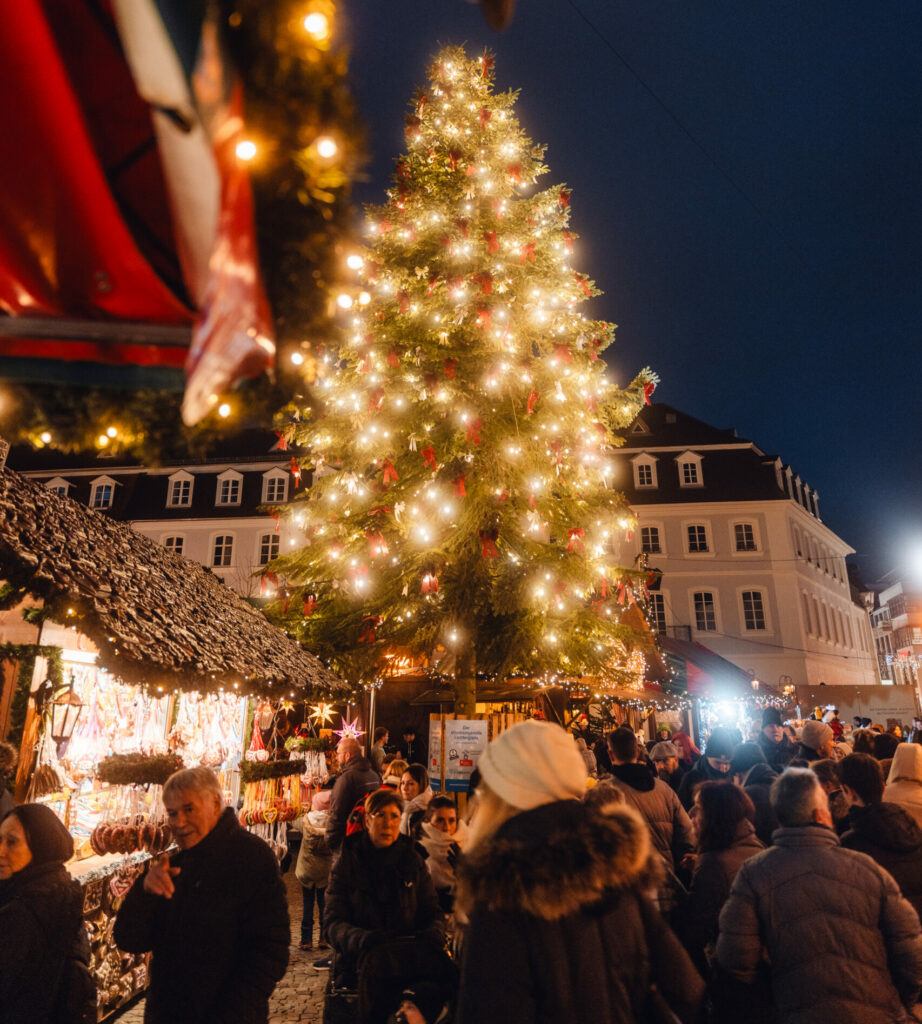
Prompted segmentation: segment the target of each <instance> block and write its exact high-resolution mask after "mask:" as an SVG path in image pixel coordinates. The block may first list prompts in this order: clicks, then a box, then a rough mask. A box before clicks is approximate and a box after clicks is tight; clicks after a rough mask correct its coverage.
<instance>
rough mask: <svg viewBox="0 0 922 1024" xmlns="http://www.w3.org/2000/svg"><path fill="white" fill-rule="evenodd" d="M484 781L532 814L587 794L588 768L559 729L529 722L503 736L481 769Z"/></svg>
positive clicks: (489, 749) (488, 752)
mask: <svg viewBox="0 0 922 1024" xmlns="http://www.w3.org/2000/svg"><path fill="white" fill-rule="evenodd" d="M478 768H479V769H480V774H481V777H482V778H483V781H484V782H485V783H486V784H487V785H488V786H489V787H490V789H492V790H493V792H494V793H495V794H496V795H497V796H498V797H499V798H500V799H501V800H505V801H506V803H507V804H511V805H512V806H513V807H518V808H519V809H520V810H523V811H528V810H531V809H532V808H533V807H540V806H541V805H542V804H549V803H552V802H553V801H554V800H570V799H574V798H576V799H579V798H580V797H582V796H584V795H585V793H586V779H587V777H588V773H587V771H586V763H585V761H584V760H583V758H582V756H581V755H580V752H579V751H578V750H577V749H576V744H575V743H574V742H573V740H572V738H571V737H570V734H569V733H568V732H566V731H564V730H563V729H562V728H561V727H560V726H559V725H554V724H552V723H550V722H536V721H535V720H534V719H529V720H528V721H527V722H519V724H518V725H514V726H513V727H512V728H511V729H507V730H506V731H505V732H504V733H501V734H500V735H499V736H498V737H497V738H496V739H495V740H494V741H493V742H492V743H491V744H489V746H488V747H487V749H486V750H485V751H484V752H483V756H482V757H481V758H480V762H479V764H478Z"/></svg>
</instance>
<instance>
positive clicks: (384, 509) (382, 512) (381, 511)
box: [368, 505, 391, 519]
mask: <svg viewBox="0 0 922 1024" xmlns="http://www.w3.org/2000/svg"><path fill="white" fill-rule="evenodd" d="M390 510H391V507H390V505H372V506H371V508H370V509H369V510H368V514H369V515H370V516H371V517H372V519H376V518H377V517H378V516H386V515H388V514H389V512H390Z"/></svg>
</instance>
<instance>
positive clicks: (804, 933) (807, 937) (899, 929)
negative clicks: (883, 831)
mask: <svg viewBox="0 0 922 1024" xmlns="http://www.w3.org/2000/svg"><path fill="white" fill-rule="evenodd" d="M772 840H773V842H774V846H772V847H771V848H770V849H768V850H765V851H764V852H762V853H758V854H756V855H755V856H754V857H751V858H750V859H749V860H747V861H746V862H745V864H743V866H742V867H741V868H740V870H739V873H738V874H737V876H736V880H735V881H734V883H733V888H732V889H731V891H730V898H729V899H728V900H727V902H726V903H725V904H724V908H723V910H722V911H721V914H720V925H719V928H720V932H719V935H718V938H717V960H718V962H719V964H720V966H721V967H723V968H724V969H725V970H726V971H729V972H730V974H732V975H733V976H734V977H736V978H738V979H739V980H740V981H743V982H751V981H754V980H755V977H756V973H757V971H758V968H759V966H760V963H761V962H762V960H763V956H764V957H765V958H766V959H767V960H768V962H769V964H770V970H771V980H772V992H773V996H774V1001H775V1007H776V1010H777V1014H778V1020H779V1022H780V1024H829V1022H830V1021H835V1022H836V1024H892V1022H897V1021H903V1020H907V1019H908V1015H907V1013H906V1011H905V1009H904V1005H909V1006H911V1005H912V1003H913V1002H914V1001H915V999H916V997H917V995H918V993H919V989H920V985H922V932H920V927H919V918H918V915H917V914H916V912H915V910H913V908H912V906H911V905H910V904H909V903H908V902H907V901H906V900H905V899H903V897H902V896H901V895H900V891H899V889H898V888H897V885H896V883H895V882H894V881H893V879H892V878H891V877H890V875H888V874H887V872H886V871H884V870H883V869H882V868H881V867H879V866H878V865H877V864H875V863H874V861H873V860H871V858H870V857H867V856H865V855H864V854H861V853H856V852H855V851H853V850H845V849H842V848H841V847H840V846H839V839H838V837H837V836H836V834H835V832H833V831H832V830H831V829H828V828H825V827H823V826H822V825H805V826H802V827H800V828H779V829H777V830H776V831H775V833H774V834H773V836H772Z"/></svg>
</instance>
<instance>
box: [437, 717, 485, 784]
mask: <svg viewBox="0 0 922 1024" xmlns="http://www.w3.org/2000/svg"><path fill="white" fill-rule="evenodd" d="M486 748H487V723H486V722H485V721H467V720H465V719H458V718H450V719H449V720H448V721H447V722H446V723H445V789H446V790H447V791H448V792H449V793H466V792H467V791H468V788H469V786H470V781H471V774H472V772H473V771H474V769H475V768H476V767H477V762H478V761H479V760H480V757H481V755H482V754H483V752H484V750H486Z"/></svg>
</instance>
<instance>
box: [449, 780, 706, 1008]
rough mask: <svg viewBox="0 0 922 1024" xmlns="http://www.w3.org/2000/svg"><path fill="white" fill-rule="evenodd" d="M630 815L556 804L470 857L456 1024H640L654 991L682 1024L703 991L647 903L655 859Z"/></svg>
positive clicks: (517, 822) (523, 818) (519, 818)
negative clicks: (655, 989) (592, 1023)
mask: <svg viewBox="0 0 922 1024" xmlns="http://www.w3.org/2000/svg"><path fill="white" fill-rule="evenodd" d="M651 853H652V846H651V843H650V836H649V832H648V830H647V827H646V825H645V824H644V823H643V821H642V820H641V818H640V816H639V815H638V814H637V812H636V811H634V810H633V809H632V808H630V807H628V806H625V805H621V804H609V805H607V806H605V807H604V808H591V807H587V806H586V805H585V804H583V803H580V802H579V801H576V800H561V801H556V802H554V803H551V804H545V805H543V806H541V807H537V808H535V809H534V810H530V811H524V812H522V813H521V814H517V815H516V816H515V817H514V818H511V819H510V820H509V821H506V822H505V823H504V824H503V825H501V826H500V828H499V829H497V831H496V833H495V834H494V835H493V836H491V837H490V838H488V839H485V840H483V841H482V842H481V843H480V844H478V845H477V846H476V847H475V848H474V849H472V850H470V851H468V852H467V853H466V854H465V857H464V858H463V860H462V861H461V863H460V864H459V867H458V888H457V899H456V904H455V906H456V909H457V910H459V911H460V912H461V913H462V914H464V915H465V916H467V918H468V921H469V924H468V927H467V931H466V934H465V938H464V945H463V947H462V956H461V986H460V994H459V999H458V1008H457V1021H458V1024H483V1022H484V1021H502V1022H503V1024H538V1022H540V1024H552V1022H553V1024H584V1022H586V1021H604V1022H605V1024H636V1022H637V1021H638V1020H640V1019H644V1018H643V1006H644V1001H645V997H646V994H647V991H648V987H649V984H650V981H651V980H655V982H656V985H657V987H658V988H659V991H660V993H661V994H662V995H663V997H664V998H665V999H666V1001H667V1002H668V1003H669V1004H670V1006H671V1007H672V1008H673V1010H674V1012H675V1013H676V1014H678V1016H679V1019H680V1020H681V1021H683V1022H685V1024H687V1022H689V1021H693V1020H697V1018H698V1013H699V1011H700V1006H701V1003H702V1000H703V995H704V983H703V982H702V980H701V978H700V977H699V975H698V973H697V972H696V971H695V969H694V967H693V966H692V964H691V961H690V960H689V958H688V954H687V953H686V952H685V950H684V949H683V948H682V946H681V944H680V943H679V941H678V940H677V939H676V937H675V935H674V934H673V933H672V932H671V931H670V929H669V927H668V926H667V925H666V924H665V922H664V921H663V919H662V917H661V916H660V915H659V914H658V913H656V911H655V910H654V909H653V907H652V904H651V903H650V902H649V900H648V899H647V898H646V893H647V891H648V890H650V889H651V888H655V887H656V885H657V884H658V880H657V874H658V872H659V871H661V870H662V869H661V866H660V865H659V862H658V859H657V858H655V857H651Z"/></svg>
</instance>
